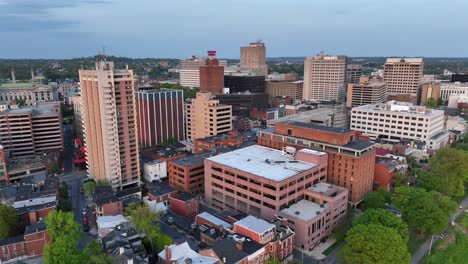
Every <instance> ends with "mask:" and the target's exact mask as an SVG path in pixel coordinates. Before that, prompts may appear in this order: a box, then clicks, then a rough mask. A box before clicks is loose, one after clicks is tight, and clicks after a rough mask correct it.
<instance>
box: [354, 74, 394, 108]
mask: <svg viewBox="0 0 468 264" xmlns="http://www.w3.org/2000/svg"><path fill="white" fill-rule="evenodd" d="M385 100H387V86H386V85H385V82H384V81H383V80H382V78H380V77H376V76H373V77H367V76H365V77H361V78H360V81H359V83H357V84H356V83H348V91H347V96H346V107H357V106H361V105H367V104H378V103H383V102H385Z"/></svg>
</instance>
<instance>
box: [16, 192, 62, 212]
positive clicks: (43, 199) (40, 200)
mask: <svg viewBox="0 0 468 264" xmlns="http://www.w3.org/2000/svg"><path fill="white" fill-rule="evenodd" d="M56 200H57V197H56V196H55V195H54V196H47V197H39V198H33V199H30V200H23V201H18V202H15V203H14V204H13V207H14V208H15V209H18V208H21V207H29V206H35V205H40V204H47V203H51V202H55V201H56Z"/></svg>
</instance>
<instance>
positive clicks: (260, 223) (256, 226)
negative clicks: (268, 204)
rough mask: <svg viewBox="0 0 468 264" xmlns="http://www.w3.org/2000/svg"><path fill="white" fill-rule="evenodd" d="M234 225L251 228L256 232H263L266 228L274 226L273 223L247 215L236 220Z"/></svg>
mask: <svg viewBox="0 0 468 264" xmlns="http://www.w3.org/2000/svg"><path fill="white" fill-rule="evenodd" d="M234 225H238V226H241V227H244V228H246V229H249V230H252V231H254V232H256V233H259V234H263V233H265V232H267V231H268V230H270V229H272V228H274V227H275V225H274V224H272V223H268V222H267V221H265V220H263V219H260V218H257V217H255V216H252V215H249V216H247V217H245V218H243V219H241V220H239V221H237V222H235V223H234Z"/></svg>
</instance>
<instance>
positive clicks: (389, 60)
mask: <svg viewBox="0 0 468 264" xmlns="http://www.w3.org/2000/svg"><path fill="white" fill-rule="evenodd" d="M396 62H407V63H421V62H423V58H387V63H396Z"/></svg>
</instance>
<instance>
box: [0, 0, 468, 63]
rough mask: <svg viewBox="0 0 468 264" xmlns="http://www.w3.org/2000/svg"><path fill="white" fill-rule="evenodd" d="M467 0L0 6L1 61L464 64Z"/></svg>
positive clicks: (105, 0) (52, 1)
mask: <svg viewBox="0 0 468 264" xmlns="http://www.w3.org/2000/svg"><path fill="white" fill-rule="evenodd" d="M467 10H468V1H466V0H438V1H436V0H387V1H385V0H322V1H319V0H287V1H285V0H281V1H280V0H0V58H57V59H61V58H76V57H83V56H93V55H96V54H98V52H99V50H102V49H103V47H105V51H106V54H109V55H115V56H125V57H133V58H185V57H188V56H191V55H204V54H206V51H207V50H211V49H213V50H216V51H217V54H218V57H221V58H232V59H236V58H239V47H240V46H245V45H247V44H248V43H249V42H253V41H256V40H258V39H261V40H263V41H264V42H265V45H266V47H267V56H268V57H286V56H310V55H314V54H316V53H318V52H320V51H322V50H323V51H325V52H327V53H328V54H335V55H341V54H343V55H348V56H354V57H358V56H424V57H468V18H467V14H466V12H467Z"/></svg>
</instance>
